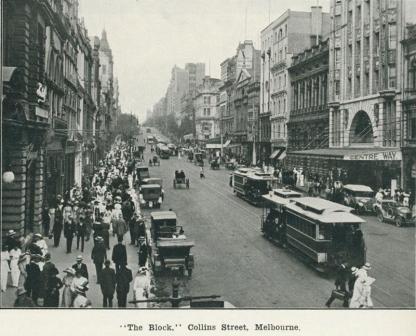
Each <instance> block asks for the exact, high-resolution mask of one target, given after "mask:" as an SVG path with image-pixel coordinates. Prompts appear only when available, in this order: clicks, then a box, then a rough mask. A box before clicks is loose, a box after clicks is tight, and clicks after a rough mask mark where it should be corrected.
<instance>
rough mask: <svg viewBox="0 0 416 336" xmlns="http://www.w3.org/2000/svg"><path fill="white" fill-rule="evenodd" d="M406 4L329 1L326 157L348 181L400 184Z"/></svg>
mask: <svg viewBox="0 0 416 336" xmlns="http://www.w3.org/2000/svg"><path fill="white" fill-rule="evenodd" d="M404 3H405V1H404V0H395V1H391V0H377V1H363V0H349V1H339V0H332V1H331V9H330V10H331V17H332V18H333V19H332V21H331V36H330V63H329V67H330V69H329V105H330V114H329V123H330V125H329V147H330V148H332V149H333V150H332V151H329V152H327V153H326V155H330V156H331V158H332V160H330V166H328V169H330V170H338V171H339V170H340V169H343V170H344V172H345V173H344V176H346V178H345V179H346V180H347V181H348V182H354V183H362V184H367V185H370V186H373V187H388V188H391V189H392V190H394V189H396V188H397V187H398V186H400V185H401V159H402V153H401V150H400V141H401V124H402V121H401V117H402V102H401V100H402V95H401V91H402V79H403V78H402V76H403V72H402V71H401V69H402V65H403V48H402V45H401V44H400V41H401V40H403V39H404V37H405V35H404V26H405V25H404V10H405V7H404Z"/></svg>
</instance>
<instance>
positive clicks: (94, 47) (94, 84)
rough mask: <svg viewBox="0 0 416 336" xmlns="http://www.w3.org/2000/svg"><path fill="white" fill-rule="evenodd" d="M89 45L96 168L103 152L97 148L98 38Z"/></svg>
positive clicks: (98, 113)
mask: <svg viewBox="0 0 416 336" xmlns="http://www.w3.org/2000/svg"><path fill="white" fill-rule="evenodd" d="M90 43H91V57H92V68H91V98H92V101H93V104H94V111H93V120H92V135H93V144H92V147H93V148H92V149H93V166H96V165H97V163H98V160H101V159H102V158H103V157H104V152H100V151H99V148H98V146H97V144H98V142H99V130H100V121H101V115H100V108H99V107H100V105H101V82H100V55H99V49H100V40H99V38H98V37H94V38H93V39H92V41H90Z"/></svg>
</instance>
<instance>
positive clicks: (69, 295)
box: [61, 268, 80, 308]
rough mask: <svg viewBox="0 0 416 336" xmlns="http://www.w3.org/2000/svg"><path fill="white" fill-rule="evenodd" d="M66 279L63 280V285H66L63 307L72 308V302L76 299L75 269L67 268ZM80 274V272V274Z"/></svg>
mask: <svg viewBox="0 0 416 336" xmlns="http://www.w3.org/2000/svg"><path fill="white" fill-rule="evenodd" d="M64 273H65V275H64V278H63V279H62V283H63V285H64V289H63V291H62V301H61V307H66V308H68V307H72V301H73V299H74V295H75V293H73V292H72V289H71V288H73V287H72V283H73V281H74V277H75V270H74V269H73V268H67V269H65V270H64ZM78 274H80V272H79V273H78Z"/></svg>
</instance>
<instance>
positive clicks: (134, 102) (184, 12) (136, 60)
mask: <svg viewBox="0 0 416 336" xmlns="http://www.w3.org/2000/svg"><path fill="white" fill-rule="evenodd" d="M318 1H319V4H320V5H321V6H322V7H323V10H324V11H328V10H329V1H330V0H79V2H80V13H79V15H80V17H84V21H85V26H86V28H87V30H88V35H89V36H91V37H92V36H101V32H102V30H103V29H105V30H106V31H107V37H108V41H109V44H110V47H111V48H112V50H113V57H114V73H115V76H116V77H117V78H118V81H119V87H120V104H121V109H122V112H123V113H130V112H131V113H133V114H134V115H136V116H137V117H138V118H139V121H140V122H144V121H145V117H146V110H148V109H152V107H153V105H154V104H155V103H156V102H157V101H158V100H159V99H160V98H161V97H163V96H164V95H165V93H166V89H167V87H168V84H169V80H170V75H171V69H172V67H173V66H174V65H175V64H176V65H178V66H179V67H182V68H183V67H184V64H185V63H187V62H203V63H205V64H206V66H205V69H206V74H207V75H211V76H212V77H216V78H220V64H221V62H222V61H224V60H225V59H226V58H228V57H231V56H233V55H235V53H236V48H237V46H238V43H239V42H242V41H244V40H252V41H253V42H254V46H255V47H256V48H257V49H260V31H261V30H262V29H264V28H265V27H266V26H267V25H268V24H269V22H271V21H273V20H275V19H277V18H278V17H279V16H280V15H281V14H283V13H284V12H285V11H286V10H287V9H288V8H290V9H291V10H301V11H309V10H310V7H311V6H315V5H316V4H317V2H318ZM269 8H270V10H269ZM246 13H247V14H246ZM269 17H270V21H269ZM246 18H247V19H246ZM246 22H247V23H246Z"/></svg>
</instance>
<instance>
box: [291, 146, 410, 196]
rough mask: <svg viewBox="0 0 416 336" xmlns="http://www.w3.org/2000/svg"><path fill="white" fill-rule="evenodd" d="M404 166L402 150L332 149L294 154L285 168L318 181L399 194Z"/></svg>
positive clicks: (292, 153)
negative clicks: (303, 172)
mask: <svg viewBox="0 0 416 336" xmlns="http://www.w3.org/2000/svg"><path fill="white" fill-rule="evenodd" d="M401 163H402V152H401V150H400V149H398V148H370V149H364V148H348V149H345V148H340V149H335V148H331V149H316V150H306V151H297V152H290V153H288V155H287V158H286V160H285V168H286V169H289V170H292V169H293V168H297V169H299V168H302V169H303V170H304V171H305V173H306V174H307V175H310V176H314V177H315V176H319V177H321V178H323V179H327V178H330V179H332V180H341V181H342V182H343V183H350V184H363V185H367V186H370V187H372V188H373V189H378V188H386V189H391V190H395V189H397V188H399V187H402V185H401V184H402V182H401Z"/></svg>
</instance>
